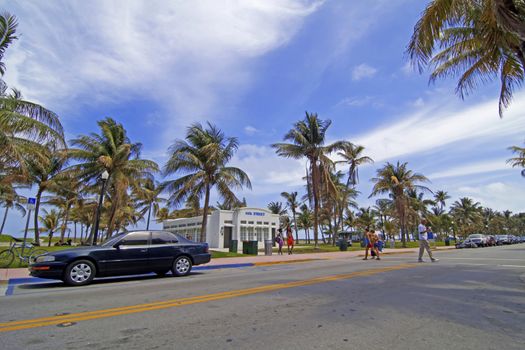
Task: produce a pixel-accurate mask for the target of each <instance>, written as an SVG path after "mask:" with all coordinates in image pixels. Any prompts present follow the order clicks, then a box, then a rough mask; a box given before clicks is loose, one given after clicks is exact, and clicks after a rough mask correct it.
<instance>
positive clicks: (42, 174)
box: [25, 150, 66, 245]
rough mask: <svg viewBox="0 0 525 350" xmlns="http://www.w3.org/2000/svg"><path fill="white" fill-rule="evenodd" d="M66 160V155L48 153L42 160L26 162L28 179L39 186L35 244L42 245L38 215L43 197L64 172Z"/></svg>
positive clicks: (35, 218) (36, 205)
mask: <svg viewBox="0 0 525 350" xmlns="http://www.w3.org/2000/svg"><path fill="white" fill-rule="evenodd" d="M65 161H66V159H65V157H64V153H61V152H51V151H49V150H48V151H47V152H45V153H44V154H42V155H41V157H40V159H38V160H36V159H34V158H33V157H30V158H29V159H27V160H25V163H26V165H27V169H28V179H29V181H30V182H31V184H34V185H36V186H37V193H36V204H35V217H34V224H35V228H34V229H35V244H36V245H39V244H40V231H39V229H38V218H39V216H38V214H39V210H40V204H41V201H42V195H43V194H44V192H45V191H46V190H47V189H48V188H49V187H50V186H53V185H54V181H55V179H56V177H57V176H58V175H59V174H60V172H61V171H62V167H63V165H64V163H65Z"/></svg>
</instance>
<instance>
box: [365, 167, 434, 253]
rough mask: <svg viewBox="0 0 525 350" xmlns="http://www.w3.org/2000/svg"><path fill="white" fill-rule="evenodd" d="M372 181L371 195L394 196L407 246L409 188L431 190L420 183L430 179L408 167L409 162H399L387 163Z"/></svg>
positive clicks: (402, 238)
mask: <svg viewBox="0 0 525 350" xmlns="http://www.w3.org/2000/svg"><path fill="white" fill-rule="evenodd" d="M372 182H374V183H375V184H374V187H373V189H372V193H371V194H370V197H373V196H376V195H379V194H390V195H391V196H392V198H393V200H394V205H395V207H396V212H397V217H398V219H399V223H400V226H401V231H402V232H401V241H402V242H403V247H406V234H407V231H406V229H407V219H408V217H407V209H408V208H409V201H408V198H407V190H411V189H418V190H425V191H430V190H429V189H428V188H427V187H425V186H422V185H419V184H418V183H420V182H428V179H427V178H426V177H425V176H424V175H422V174H419V173H414V172H412V170H410V169H408V166H407V163H399V162H397V164H396V165H394V164H391V163H386V164H385V165H384V166H383V167H382V168H380V169H378V170H377V175H376V177H374V178H373V179H372Z"/></svg>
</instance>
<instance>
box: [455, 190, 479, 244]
mask: <svg viewBox="0 0 525 350" xmlns="http://www.w3.org/2000/svg"><path fill="white" fill-rule="evenodd" d="M481 210H482V208H481V206H480V204H479V202H474V201H473V200H472V199H471V198H468V197H463V198H460V199H459V200H457V201H455V202H454V203H452V206H451V207H450V215H451V216H452V217H453V218H454V220H455V222H456V225H457V227H458V229H459V231H460V233H461V234H462V235H463V236H466V235H467V234H469V233H472V232H475V231H476V230H478V229H479V225H480V223H481V220H482V218H483V216H482V212H481Z"/></svg>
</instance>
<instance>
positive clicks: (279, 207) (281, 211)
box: [268, 202, 286, 216]
mask: <svg viewBox="0 0 525 350" xmlns="http://www.w3.org/2000/svg"><path fill="white" fill-rule="evenodd" d="M268 210H269V211H271V212H272V214H277V215H280V216H283V215H286V208H285V207H283V203H281V202H270V203H268Z"/></svg>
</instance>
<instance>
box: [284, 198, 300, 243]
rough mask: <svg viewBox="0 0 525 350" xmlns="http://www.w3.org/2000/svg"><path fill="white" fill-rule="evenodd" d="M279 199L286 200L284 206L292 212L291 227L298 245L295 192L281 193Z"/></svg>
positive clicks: (297, 204) (297, 203)
mask: <svg viewBox="0 0 525 350" xmlns="http://www.w3.org/2000/svg"><path fill="white" fill-rule="evenodd" d="M281 197H283V198H284V199H286V206H287V207H288V208H289V209H290V210H291V211H292V218H293V225H294V227H295V241H296V242H297V244H299V230H298V228H297V208H298V207H299V202H298V201H297V192H281Z"/></svg>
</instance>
